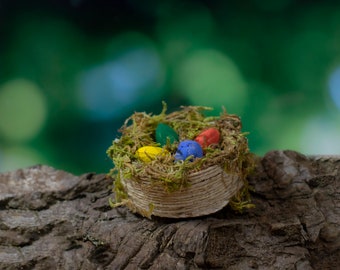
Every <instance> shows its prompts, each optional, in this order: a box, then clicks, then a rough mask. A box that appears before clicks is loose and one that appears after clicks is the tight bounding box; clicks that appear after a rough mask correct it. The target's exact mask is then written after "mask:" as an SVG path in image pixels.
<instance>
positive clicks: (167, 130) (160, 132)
mask: <svg viewBox="0 0 340 270" xmlns="http://www.w3.org/2000/svg"><path fill="white" fill-rule="evenodd" d="M168 140H169V143H170V144H173V143H174V142H175V141H179V139H178V134H177V133H176V131H175V130H174V129H173V128H171V127H170V126H168V125H167V124H163V123H160V124H158V126H157V128H156V142H158V143H159V144H160V145H161V146H164V145H166V143H167V141H168Z"/></svg>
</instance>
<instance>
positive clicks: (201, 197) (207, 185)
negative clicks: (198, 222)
mask: <svg viewBox="0 0 340 270" xmlns="http://www.w3.org/2000/svg"><path fill="white" fill-rule="evenodd" d="M121 182H122V184H123V186H124V188H125V190H126V193H127V195H128V202H127V204H126V205H127V207H129V209H130V210H131V211H133V212H137V213H139V214H141V215H143V216H146V217H149V218H150V217H151V216H152V215H154V216H158V217H167V218H189V217H198V216H205V215H209V214H212V213H215V212H217V211H219V210H221V209H222V208H224V207H225V206H226V205H227V204H228V203H229V201H230V199H231V198H232V197H233V196H235V195H236V194H237V192H238V191H239V190H240V189H241V188H242V186H243V181H242V178H241V177H240V176H239V175H236V174H229V173H226V172H225V171H223V169H222V168H221V167H220V166H218V165H214V166H211V167H208V168H206V169H203V170H201V171H198V172H194V173H191V174H190V175H189V176H188V183H189V186H188V187H183V188H182V189H181V190H178V191H173V192H170V193H169V192H167V191H165V190H164V187H163V186H161V185H156V184H153V183H152V182H150V180H142V179H140V180H139V181H133V180H130V179H124V178H123V177H122V178H121Z"/></svg>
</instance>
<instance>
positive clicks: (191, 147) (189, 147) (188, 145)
mask: <svg viewBox="0 0 340 270" xmlns="http://www.w3.org/2000/svg"><path fill="white" fill-rule="evenodd" d="M189 156H193V158H200V157H202V156H203V150H202V147H201V146H200V145H199V144H198V143H197V142H195V141H192V140H185V141H182V142H180V143H179V145H178V148H177V151H176V154H175V160H185V159H187V158H188V157H189ZM192 160H193V159H192ZM192 160H191V161H192Z"/></svg>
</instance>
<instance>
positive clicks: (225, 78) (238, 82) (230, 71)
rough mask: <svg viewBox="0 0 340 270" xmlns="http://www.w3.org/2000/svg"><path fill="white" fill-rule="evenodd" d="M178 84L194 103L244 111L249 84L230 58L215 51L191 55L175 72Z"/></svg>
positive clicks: (237, 111) (233, 111) (176, 83)
mask: <svg viewBox="0 0 340 270" xmlns="http://www.w3.org/2000/svg"><path fill="white" fill-rule="evenodd" d="M174 80H175V86H176V87H177V88H178V89H180V91H181V93H182V94H183V95H185V96H186V97H187V98H188V99H189V100H190V102H191V103H192V104H193V105H204V106H212V107H215V108H217V109H220V108H221V106H222V105H223V106H225V107H226V109H227V111H228V112H230V113H238V114H240V113H242V112H243V110H244V107H245V104H246V102H247V98H248V93H247V86H246V83H245V81H244V80H243V78H242V76H241V74H240V72H239V70H238V68H237V66H236V65H235V64H234V63H233V61H232V60H231V59H229V58H228V57H227V56H225V55H223V54H222V53H220V52H218V51H215V50H199V51H195V52H194V53H192V54H190V55H188V57H187V58H185V59H184V61H183V62H182V63H181V64H180V65H179V67H178V68H177V69H176V72H175V79H174Z"/></svg>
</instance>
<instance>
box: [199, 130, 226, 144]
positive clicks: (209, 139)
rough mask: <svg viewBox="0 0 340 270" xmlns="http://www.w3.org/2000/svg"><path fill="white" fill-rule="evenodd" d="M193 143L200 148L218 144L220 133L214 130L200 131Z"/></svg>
mask: <svg viewBox="0 0 340 270" xmlns="http://www.w3.org/2000/svg"><path fill="white" fill-rule="evenodd" d="M195 141H196V142H197V143H199V145H201V147H202V148H205V147H208V146H209V145H211V144H218V143H219V141H220V132H219V131H218V130H217V129H216V128H209V129H206V130H204V131H202V132H201V133H200V134H199V135H198V136H197V137H196V138H195Z"/></svg>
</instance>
